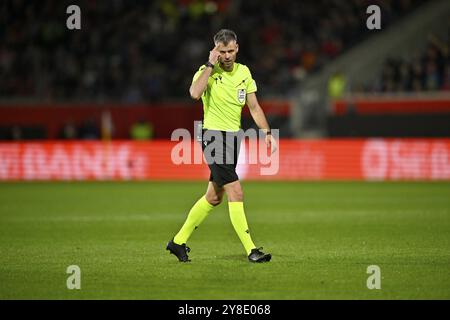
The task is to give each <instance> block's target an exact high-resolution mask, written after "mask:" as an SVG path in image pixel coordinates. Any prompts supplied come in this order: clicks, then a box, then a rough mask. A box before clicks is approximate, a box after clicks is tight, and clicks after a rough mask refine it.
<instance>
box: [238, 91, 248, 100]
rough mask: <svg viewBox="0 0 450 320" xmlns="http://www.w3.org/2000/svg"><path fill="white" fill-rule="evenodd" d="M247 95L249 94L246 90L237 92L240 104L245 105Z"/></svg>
mask: <svg viewBox="0 0 450 320" xmlns="http://www.w3.org/2000/svg"><path fill="white" fill-rule="evenodd" d="M246 93H247V91H246V90H245V89H238V91H237V99H238V101H239V103H244V102H245V96H246Z"/></svg>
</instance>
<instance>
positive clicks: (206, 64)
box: [205, 61, 214, 69]
mask: <svg viewBox="0 0 450 320" xmlns="http://www.w3.org/2000/svg"><path fill="white" fill-rule="evenodd" d="M205 66H206V67H207V68H208V67H211V69H214V65H213V64H212V63H211V62H209V61H208V62H206V63H205Z"/></svg>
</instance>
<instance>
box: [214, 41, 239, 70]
mask: <svg viewBox="0 0 450 320" xmlns="http://www.w3.org/2000/svg"><path fill="white" fill-rule="evenodd" d="M217 46H218V47H217V50H218V51H219V53H220V56H219V62H220V64H221V66H222V67H223V69H224V70H228V69H232V68H233V63H234V62H235V61H236V55H237V53H238V51H239V45H238V44H237V43H236V41H230V42H228V43H227V45H225V44H224V43H223V42H219V43H217Z"/></svg>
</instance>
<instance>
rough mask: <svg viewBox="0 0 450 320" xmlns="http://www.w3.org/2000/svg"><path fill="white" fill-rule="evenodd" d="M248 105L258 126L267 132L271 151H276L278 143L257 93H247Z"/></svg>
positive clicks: (267, 142) (267, 140) (267, 141)
mask: <svg viewBox="0 0 450 320" xmlns="http://www.w3.org/2000/svg"><path fill="white" fill-rule="evenodd" d="M247 106H248V108H249V110H250V114H251V115H252V118H253V120H254V121H255V123H256V125H257V126H258V128H260V129H261V130H263V131H264V132H265V133H266V144H267V146H270V147H271V153H274V152H275V150H276V149H277V144H276V141H275V139H274V138H273V137H272V134H271V132H270V127H269V123H268V122H267V119H266V116H265V115H264V111H263V109H262V108H261V106H260V105H259V103H258V99H257V98H256V94H255V93H254V92H252V93H249V94H247Z"/></svg>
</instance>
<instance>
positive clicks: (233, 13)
mask: <svg viewBox="0 0 450 320" xmlns="http://www.w3.org/2000/svg"><path fill="white" fill-rule="evenodd" d="M423 2H424V0H379V1H367V0H348V1H342V0H305V1H288V0H277V1H257V0H237V1H231V0H216V1H208V0H157V1H144V0H111V1H87V0H86V1H70V2H69V1H61V0H43V1H30V0H6V1H2V3H1V4H0V10H1V13H0V15H1V21H2V24H3V26H2V27H1V28H0V99H9V98H29V99H39V100H40V101H74V100H77V101H83V100H86V101H99V102H102V101H110V100H115V101H120V102H123V103H134V102H143V101H144V102H153V101H160V100H167V99H178V98H185V99H187V98H188V94H187V92H188V88H189V85H190V83H191V80H192V75H193V74H194V72H195V71H196V70H197V69H198V67H199V66H200V65H202V64H203V63H204V62H205V61H206V60H207V58H208V52H209V50H211V48H212V47H213V43H212V36H213V35H214V34H215V33H216V32H217V31H218V30H219V29H221V28H224V27H225V28H230V29H233V30H235V31H236V33H237V35H238V42H239V44H240V51H239V57H238V60H239V62H242V63H244V64H247V65H248V66H249V67H250V68H251V70H252V72H253V76H254V78H255V79H256V81H257V84H258V88H259V95H260V96H261V95H274V94H276V95H280V94H284V93H286V92H288V91H289V90H290V88H292V87H293V85H295V84H296V83H298V82H299V81H301V80H302V79H304V77H305V76H306V75H308V74H310V73H313V72H315V71H317V70H319V69H320V68H321V67H322V66H323V65H324V64H326V63H327V61H329V60H331V59H333V58H334V57H336V56H337V55H339V54H340V53H342V52H343V51H344V50H347V49H348V48H350V47H351V46H353V45H354V44H355V43H357V42H359V41H361V40H362V39H364V38H365V37H367V36H368V35H369V34H370V32H368V30H367V29H366V28H365V22H366V19H367V14H366V8H367V6H368V5H369V4H373V3H375V4H378V5H379V6H380V7H381V9H382V15H383V25H384V26H388V25H389V24H390V23H391V22H392V21H394V20H395V19H397V18H398V17H399V16H402V15H404V14H406V13H408V12H410V11H411V10H413V9H414V8H415V7H416V6H417V5H419V4H421V3H423ZM70 4H77V5H79V6H80V8H81V30H68V29H67V28H66V19H67V18H68V16H69V15H68V14H67V13H66V8H67V6H68V5H70ZM427 56H429V58H430V59H431V60H430V59H428V60H427V62H426V63H425V64H423V63H422V61H421V62H420V68H419V67H418V64H417V63H416V62H413V63H412V64H411V65H408V67H405V66H404V64H403V63H400V67H397V66H393V65H392V63H389V64H388V65H387V67H386V72H385V73H386V74H385V75H384V76H383V77H384V78H383V85H382V87H383V90H391V88H392V87H398V85H399V84H398V83H399V82H401V85H402V86H403V85H404V86H406V87H407V88H416V87H417V86H418V84H417V81H415V79H416V78H415V76H416V73H417V72H418V73H419V74H420V77H421V78H420V79H421V80H420V81H421V82H420V83H421V84H420V85H421V86H423V87H429V86H440V85H442V79H443V77H442V76H439V79H440V80H439V81H437V84H433V83H431V82H433V81H432V80H429V79H428V74H433V72H436V71H435V70H436V69H437V70H442V69H441V67H442V66H441V62H440V60H439V59H440V58H439V52H436V50H431V51H430V52H427ZM405 68H406V69H411V73H412V74H414V77H413V78H412V80H413V81H412V82H410V83H408V84H403V82H402V81H401V80H397V79H398V78H399V77H398V76H397V73H400V74H401V73H402V72H403V69H405ZM446 68H448V65H447V67H446ZM397 69H398V70H400V71H397ZM418 69H420V70H419V71H417V70H418ZM439 72H441V71H439ZM446 72H448V71H446ZM400 78H401V77H400ZM431 78H432V77H431ZM430 83H431V84H430ZM384 88H385V89H384Z"/></svg>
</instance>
